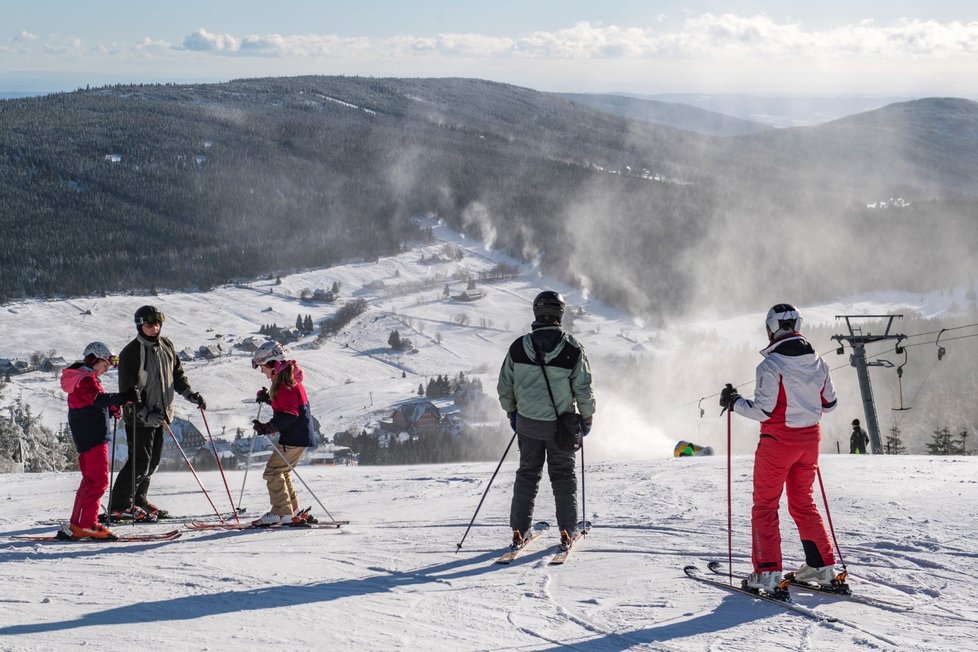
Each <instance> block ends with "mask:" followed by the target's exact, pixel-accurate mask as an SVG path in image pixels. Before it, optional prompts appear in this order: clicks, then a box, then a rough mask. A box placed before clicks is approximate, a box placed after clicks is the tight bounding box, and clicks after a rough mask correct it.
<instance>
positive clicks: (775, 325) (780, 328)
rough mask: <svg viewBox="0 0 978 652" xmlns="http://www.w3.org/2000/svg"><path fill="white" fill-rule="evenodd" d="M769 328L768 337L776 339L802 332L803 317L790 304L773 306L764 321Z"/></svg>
mask: <svg viewBox="0 0 978 652" xmlns="http://www.w3.org/2000/svg"><path fill="white" fill-rule="evenodd" d="M764 323H765V325H766V326H767V336H768V338H770V339H772V340H773V339H774V338H775V337H777V336H779V335H787V334H789V333H797V332H798V331H800V330H801V315H800V314H798V309H797V308H795V307H794V306H793V305H791V304H790V303H779V304H778V305H776V306H772V307H771V309H770V310H768V311H767V319H765V320H764Z"/></svg>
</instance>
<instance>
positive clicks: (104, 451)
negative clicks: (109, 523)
mask: <svg viewBox="0 0 978 652" xmlns="http://www.w3.org/2000/svg"><path fill="white" fill-rule="evenodd" d="M78 468H79V469H80V470H81V475H82V479H81V484H80V485H78V491H76V492H75V506H74V507H72V509H71V524H72V525H77V526H79V527H85V528H90V527H92V526H94V525H95V524H96V523H98V512H99V503H101V502H102V496H103V495H104V494H105V490H106V489H108V488H109V445H108V444H107V443H102V444H99V445H98V446H96V447H95V448H89V449H88V450H87V451H85V452H84V453H80V454H79V455H78Z"/></svg>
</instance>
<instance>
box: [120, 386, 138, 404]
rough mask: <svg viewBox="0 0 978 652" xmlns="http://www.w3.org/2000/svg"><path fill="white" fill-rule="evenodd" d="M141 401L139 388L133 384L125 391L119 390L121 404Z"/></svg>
mask: <svg viewBox="0 0 978 652" xmlns="http://www.w3.org/2000/svg"><path fill="white" fill-rule="evenodd" d="M138 402H139V390H138V389H136V386H135V385H133V386H132V387H130V388H129V389H127V390H126V391H124V392H119V405H125V404H126V403H138Z"/></svg>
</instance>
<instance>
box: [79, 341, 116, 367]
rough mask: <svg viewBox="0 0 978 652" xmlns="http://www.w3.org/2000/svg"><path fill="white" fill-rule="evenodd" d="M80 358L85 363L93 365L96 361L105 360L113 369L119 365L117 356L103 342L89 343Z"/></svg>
mask: <svg viewBox="0 0 978 652" xmlns="http://www.w3.org/2000/svg"><path fill="white" fill-rule="evenodd" d="M82 357H83V358H84V359H85V362H86V363H88V362H92V363H94V362H96V361H98V360H105V361H106V362H108V363H109V364H110V365H112V366H113V367H116V366H118V365H119V356H117V355H116V354H115V353H114V352H113V351H112V349H110V348H109V345H108V344H105V343H104V342H92V343H90V344H89V345H88V346H86V347H85V350H84V351H83V352H82Z"/></svg>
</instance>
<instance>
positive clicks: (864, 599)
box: [683, 561, 913, 623]
mask: <svg viewBox="0 0 978 652" xmlns="http://www.w3.org/2000/svg"><path fill="white" fill-rule="evenodd" d="M707 568H708V569H709V570H710V572H711V573H713V574H714V575H716V576H722V577H728V573H727V572H726V571H725V570H724V568H723V564H721V563H720V562H718V561H711V562H709V563H708V564H707ZM683 572H685V573H686V575H687V576H689V577H690V578H692V579H694V580H696V581H698V582H703V583H705V584H712V585H713V586H718V587H720V588H723V589H726V590H727V591H730V592H732V593H739V594H741V595H746V596H749V597H751V598H755V599H758V600H764V601H765V602H770V603H772V604H776V605H778V606H779V607H782V608H784V609H788V610H790V611H794V612H795V613H799V614H801V615H803V616H805V617H807V618H811V619H812V620H815V621H818V622H826V623H834V622H838V619H837V618H834V617H833V616H828V615H825V614H822V613H819V612H817V611H815V610H814V609H811V608H810V607H806V606H805V605H801V604H798V603H796V602H792V601H791V598H790V597H788V598H786V599H785V598H781V597H777V596H775V595H773V594H770V593H765V592H763V591H761V592H755V591H752V590H750V589H748V588H745V587H744V586H743V585H742V584H729V583H728V582H725V581H723V580H721V579H719V578H718V577H714V576H712V575H706V574H704V573H703V572H702V570H700V568H699V567H698V566H696V565H693V564H690V565H688V566H686V567H684V568H683ZM733 578H734V579H735V580H737V581H738V582H741V583H743V581H744V580H746V579H747V576H746V575H744V574H742V573H734V575H733ZM785 579H787V580H788V581H789V586H793V587H796V588H798V589H799V590H801V591H808V592H811V593H818V594H823V595H831V596H833V597H837V598H841V599H844V600H849V601H852V602H858V603H860V604H865V605H868V606H871V607H877V608H879V609H885V610H887V611H896V612H904V611H911V610H913V605H907V604H900V603H896V602H890V601H888V600H883V599H881V598H875V597H869V596H864V595H860V594H857V593H852V592H851V591H850V590H848V587H847V586H845V585H843V586H845V588H842V587H826V586H820V585H817V584H809V583H807V582H798V581H796V580H795V579H794V573H787V574H786V575H785Z"/></svg>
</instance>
